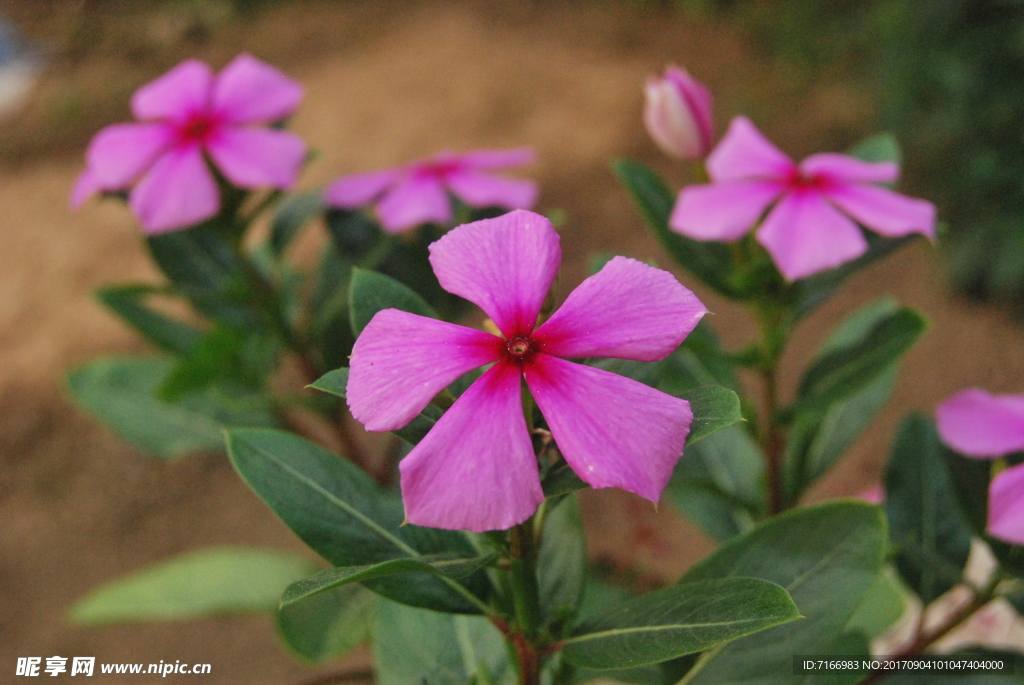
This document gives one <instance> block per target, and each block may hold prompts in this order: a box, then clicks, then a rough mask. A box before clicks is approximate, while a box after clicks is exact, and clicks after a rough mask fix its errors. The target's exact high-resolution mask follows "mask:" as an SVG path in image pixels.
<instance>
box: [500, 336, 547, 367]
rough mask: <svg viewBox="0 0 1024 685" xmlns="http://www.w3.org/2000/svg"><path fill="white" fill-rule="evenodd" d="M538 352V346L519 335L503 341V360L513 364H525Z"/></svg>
mask: <svg viewBox="0 0 1024 685" xmlns="http://www.w3.org/2000/svg"><path fill="white" fill-rule="evenodd" d="M539 351H540V345H538V344H537V342H536V341H535V340H531V339H530V337H529V336H526V335H519V336H516V337H514V338H510V339H509V340H507V341H505V350H504V352H503V354H502V356H503V357H504V359H506V360H507V361H510V362H512V363H513V364H519V365H522V364H526V363H528V362H529V361H530V359H532V358H533V355H535V354H537V352H539Z"/></svg>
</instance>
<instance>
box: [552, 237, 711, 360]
mask: <svg viewBox="0 0 1024 685" xmlns="http://www.w3.org/2000/svg"><path fill="white" fill-rule="evenodd" d="M707 311H708V310H707V308H706V307H705V306H704V305H703V304H701V302H700V300H698V299H697V296H696V295H694V294H693V293H692V292H690V291H689V290H687V289H686V288H685V287H683V286H682V284H680V283H679V281H677V280H676V278H675V276H673V275H672V274H670V273H669V272H667V271H662V270H661V269H655V268H654V267H653V266H648V265H646V264H644V263H643V262H638V261H637V260H635V259H629V258H627V257H615V258H614V259H612V260H611V261H609V262H608V263H607V264H605V266H604V268H603V269H601V270H600V271H599V272H598V273H596V274H594V275H593V276H591V277H590V278H588V279H587V280H585V281H583V283H581V284H580V285H579V287H578V288H576V289H575V290H573V291H572V292H571V293H570V294H569V297H568V299H566V301H565V304H563V305H562V306H561V307H560V308H559V309H558V311H556V312H555V313H554V314H553V315H552V316H551V318H550V319H548V320H547V321H546V322H544V324H543V325H542V326H541V327H540V328H538V329H537V331H536V332H535V333H534V334H533V336H532V337H533V339H534V340H536V341H537V342H539V343H540V344H541V349H543V351H544V354H549V355H554V356H556V357H615V358H617V359H636V360H639V361H655V360H657V359H664V358H665V357H667V356H668V355H669V354H671V353H672V352H673V351H675V349H676V348H677V347H679V344H680V343H681V342H683V339H684V338H685V337H686V336H687V335H689V334H690V331H692V330H693V328H694V326H696V325H697V323H698V322H699V321H700V319H701V317H702V316H704V315H705V314H706V313H707Z"/></svg>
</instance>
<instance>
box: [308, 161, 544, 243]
mask: <svg viewBox="0 0 1024 685" xmlns="http://www.w3.org/2000/svg"><path fill="white" fill-rule="evenodd" d="M533 159H534V154H533V150H531V149H530V148H519V149H515V150H476V151H474V152H467V153H465V154H461V155H459V154H454V153H451V152H442V153H440V154H438V155H435V156H434V157H431V158H429V159H423V160H419V161H417V162H413V163H412V164H407V165H405V166H400V167H395V168H393V169H384V170H383V171H374V172H372V173H368V174H354V175H352V176H342V177H341V178H339V179H338V180H336V181H335V182H334V183H332V184H331V185H330V186H328V187H327V190H325V191H324V200H325V201H326V202H327V204H329V205H331V206H333V207H339V208H341V209H358V208H359V207H362V206H364V205H367V204H369V203H371V202H376V203H377V215H378V217H379V218H380V223H381V226H383V227H384V230H385V231H387V232H388V233H400V232H402V231H407V230H409V229H410V228H415V227H416V226H419V225H420V224H423V223H427V222H436V223H440V224H446V223H449V222H450V221H451V220H452V206H451V202H449V200H448V194H447V191H451V192H452V193H453V194H454V195H455V196H456V197H458V198H459V199H460V200H462V201H463V202H465V203H466V204H467V205H469V206H470V207H492V206H498V207H507V208H508V209H530V208H532V207H533V205H534V203H536V202H537V184H536V183H534V182H533V181H524V180H521V179H513V178H502V177H500V176H493V175H491V174H487V173H483V171H482V170H484V169H503V168H506V167H514V166H519V165H521V164H528V163H530V162H532V161H533Z"/></svg>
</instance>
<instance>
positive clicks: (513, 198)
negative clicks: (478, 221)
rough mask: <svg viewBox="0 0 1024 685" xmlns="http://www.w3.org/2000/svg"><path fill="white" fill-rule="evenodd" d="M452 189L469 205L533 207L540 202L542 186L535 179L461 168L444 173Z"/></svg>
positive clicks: (515, 207) (512, 207) (510, 207)
mask: <svg viewBox="0 0 1024 685" xmlns="http://www.w3.org/2000/svg"><path fill="white" fill-rule="evenodd" d="M445 181H446V182H447V184H448V187H449V188H451V191H452V192H453V193H455V194H456V195H457V196H458V197H459V199H460V200H462V201H463V202H465V203H466V204H467V205H469V206H470V207H490V206H492V205H496V206H498V207H508V208H509V209H530V208H531V207H533V206H534V205H535V204H536V203H537V194H538V193H539V190H538V188H537V184H536V183H534V182H533V181H527V180H524V179H520V178H502V177H500V176H492V175H490V174H482V173H480V172H477V171H470V170H468V169H462V170H458V171H453V172H451V173H449V174H447V176H446V177H445Z"/></svg>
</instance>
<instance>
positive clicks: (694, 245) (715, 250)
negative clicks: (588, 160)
mask: <svg viewBox="0 0 1024 685" xmlns="http://www.w3.org/2000/svg"><path fill="white" fill-rule="evenodd" d="M612 171H613V172H614V173H615V175H616V176H617V177H618V179H619V181H620V182H621V183H622V185H623V186H625V188H626V191H627V192H629V195H630V197H631V198H632V199H633V202H635V203H636V205H637V207H638V208H639V209H640V213H641V215H642V216H643V218H644V221H645V222H646V223H647V226H648V228H649V229H650V230H651V232H652V233H653V234H654V237H655V238H657V239H658V242H659V243H661V246H662V247H663V248H664V250H665V251H666V252H667V253H668V254H669V255H671V257H672V258H673V259H674V260H675V261H676V262H678V263H679V264H680V265H681V266H682V267H683V268H685V269H687V270H688V271H690V272H691V273H692V274H693V275H694V276H696V277H697V278H699V279H700V280H701V281H703V282H704V283H705V284H706V285H708V286H709V287H711V288H713V289H714V290H717V291H718V292H720V293H722V294H723V295H726V296H734V295H735V291H734V289H733V287H732V285H731V284H730V283H729V275H730V273H731V272H732V259H731V258H730V257H729V250H728V248H727V247H726V246H725V245H723V244H722V243H717V242H703V241H699V240H693V239H692V238H688V237H686V236H684V235H682V234H679V233H676V232H675V231H673V230H672V229H670V228H669V226H668V219H669V216H670V215H671V214H672V207H673V206H674V205H675V201H676V198H675V195H674V194H672V193H671V192H670V191H669V190H668V188H666V187H665V184H664V183H663V182H662V180H661V179H660V178H658V175H657V174H655V173H654V172H653V171H651V170H650V169H649V168H647V167H646V166H644V165H643V164H641V163H639V162H634V161H631V160H625V159H619V160H616V161H615V162H613V163H612Z"/></svg>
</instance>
